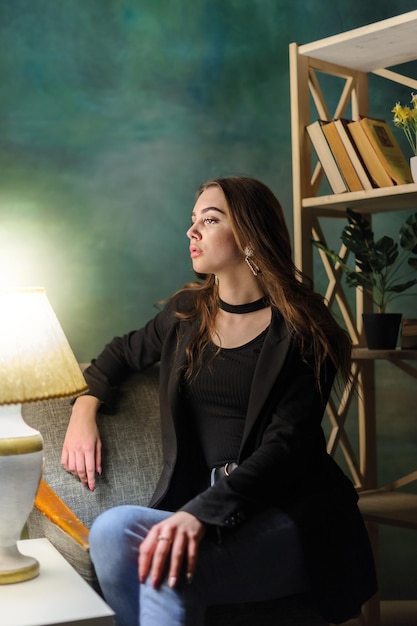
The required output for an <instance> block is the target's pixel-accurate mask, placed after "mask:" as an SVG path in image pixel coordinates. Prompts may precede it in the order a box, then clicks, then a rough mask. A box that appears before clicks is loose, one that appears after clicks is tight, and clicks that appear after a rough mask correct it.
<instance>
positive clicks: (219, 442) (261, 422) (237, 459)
mask: <svg viewBox="0 0 417 626" xmlns="http://www.w3.org/2000/svg"><path fill="white" fill-rule="evenodd" d="M191 218H192V219H191V222H192V223H191V226H190V228H189V229H188V231H187V236H188V239H189V242H190V248H189V249H190V256H191V259H192V264H193V268H194V271H195V273H196V275H197V277H198V279H199V281H198V282H193V283H191V284H188V285H186V286H185V287H184V288H183V289H181V290H180V291H179V292H177V293H176V294H174V295H173V296H172V297H171V298H170V299H169V300H168V301H167V303H166V305H165V307H164V308H163V310H162V311H161V312H159V313H158V314H157V315H156V317H155V318H154V319H153V320H151V321H150V322H149V323H148V324H147V325H146V326H145V327H144V328H142V329H141V330H138V331H134V332H131V333H129V334H128V335H126V336H124V337H119V338H115V339H113V340H112V341H111V343H109V344H108V345H107V346H106V347H105V349H104V351H103V352H102V353H101V354H100V356H99V357H98V358H97V359H96V360H95V361H94V363H93V364H92V365H91V366H90V367H89V368H88V369H87V371H86V373H85V376H86V379H87V382H88V385H89V394H90V395H85V396H82V397H80V398H79V399H77V401H76V402H75V404H74V407H73V413H72V416H71V420H70V423H69V426H68V431H67V435H66V438H65V442H64V447H63V453H62V463H63V466H64V468H65V469H66V470H68V471H70V472H72V473H73V474H75V475H76V476H78V477H79V478H80V480H81V481H82V482H83V483H84V484H86V485H87V486H88V487H89V488H90V489H94V481H95V473H96V472H97V473H98V474H100V473H101V445H100V436H99V432H98V429H97V425H96V412H97V410H98V408H99V406H100V404H101V403H105V404H107V405H112V403H113V400H114V396H115V393H116V389H117V385H118V384H119V383H120V382H121V381H122V380H123V379H124V378H125V377H126V376H128V375H129V373H130V372H132V371H136V370H143V369H144V368H146V367H148V366H150V365H151V364H153V363H156V362H158V361H159V362H160V406H161V426H162V439H163V447H164V450H163V453H164V468H163V471H162V475H161V478H160V481H159V483H158V486H157V488H156V491H155V493H154V496H153V498H152V501H151V503H150V505H149V508H146V507H138V506H134V505H132V506H130V505H128V506H121V507H115V508H114V509H111V510H109V511H106V512H105V513H103V514H102V515H100V516H99V517H98V518H97V520H96V521H95V522H94V524H93V527H92V529H91V535H90V547H91V557H92V560H93V563H94V565H95V568H96V571H97V576H98V579H99V582H100V585H101V587H102V590H103V593H104V596H105V598H106V599H107V601H108V603H109V604H110V605H111V606H112V607H113V609H114V610H115V612H116V616H117V622H118V624H119V625H120V626H138V625H140V626H168V625H169V626H174V625H178V626H180V625H187V626H189V625H192V626H199V625H203V624H204V612H205V609H206V607H207V606H208V605H211V604H221V603H235V602H239V601H245V602H248V601H262V600H267V599H272V598H278V597H281V596H288V595H290V594H295V593H304V592H305V593H309V594H311V597H312V599H313V601H314V602H316V603H317V606H318V607H319V609H320V610H321V612H322V614H323V616H324V618H325V619H327V620H328V621H331V622H335V623H340V622H342V621H345V620H347V619H349V618H350V617H352V616H353V615H355V614H357V613H358V612H359V611H360V608H361V605H362V604H363V603H364V602H365V601H366V600H367V599H369V598H370V597H371V596H372V595H373V593H374V592H375V590H376V584H375V574H374V566H373V560H372V554H371V550H370V546H369V542H368V537H367V533H366V530H365V527H364V524H363V521H362V518H361V516H360V513H359V511H358V508H357V495H356V492H355V490H354V488H353V486H352V484H351V482H350V481H349V480H348V479H347V478H346V477H345V475H344V474H343V473H342V471H341V470H340V469H339V467H338V466H337V465H336V464H335V462H334V461H333V459H332V458H330V457H329V455H328V454H327V452H326V445H325V438H324V434H323V431H322V428H321V420H322V417H323V413H324V409H325V406H326V402H327V400H328V397H329V394H330V391H331V388H332V386H333V382H334V379H335V376H336V374H337V373H338V372H339V374H340V376H341V378H342V380H344V381H346V380H347V379H348V377H349V367H350V349H351V346H350V341H349V339H348V336H347V335H346V333H345V332H344V331H343V330H342V329H341V328H340V327H339V326H338V325H337V324H336V322H335V321H334V319H333V317H332V315H331V314H330V312H329V310H328V309H327V308H326V306H325V305H324V304H323V302H322V298H321V297H320V296H319V295H317V294H315V293H314V292H313V291H312V290H311V288H310V287H309V286H308V285H307V284H306V282H302V281H301V276H300V275H299V272H298V271H297V270H296V268H295V267H294V265H293V263H292V260H291V245H290V239H289V234H288V230H287V228H286V225H285V220H284V216H283V212H282V209H281V206H280V204H279V202H278V200H277V198H276V197H275V196H274V194H273V193H272V192H271V191H270V190H269V189H268V188H267V187H266V186H265V185H263V184H262V183H260V182H259V181H256V180H253V179H251V178H246V177H231V178H222V179H216V180H212V181H209V182H207V183H205V184H204V185H203V186H202V187H201V188H200V189H199V191H198V194H197V198H196V202H195V206H194V209H193V211H192V214H191Z"/></svg>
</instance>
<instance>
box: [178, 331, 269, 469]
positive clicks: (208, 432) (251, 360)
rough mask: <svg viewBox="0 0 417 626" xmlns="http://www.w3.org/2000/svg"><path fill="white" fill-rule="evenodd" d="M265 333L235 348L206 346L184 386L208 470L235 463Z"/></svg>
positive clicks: (189, 415)
mask: <svg viewBox="0 0 417 626" xmlns="http://www.w3.org/2000/svg"><path fill="white" fill-rule="evenodd" d="M266 333H267V330H264V331H263V332H262V333H261V334H260V335H258V337H256V338H255V339H253V340H252V341H250V342H248V343H246V344H245V345H243V346H239V347H237V348H221V349H220V352H219V353H218V354H216V352H217V350H218V348H217V346H215V345H214V344H209V345H208V347H207V348H206V350H205V352H204V354H203V365H202V368H201V371H200V372H199V374H198V376H197V377H196V379H195V380H194V381H193V382H191V383H190V384H188V385H186V386H185V385H183V387H182V388H183V392H182V399H183V401H184V405H185V414H186V415H187V416H188V419H190V420H192V425H193V427H194V428H195V429H196V433H197V436H198V438H199V441H200V446H201V449H202V451H203V454H204V458H205V461H206V463H207V466H208V467H209V468H212V467H218V466H220V465H224V464H225V463H227V462H230V461H237V459H238V456H239V450H240V446H241V442H242V434H243V428H244V425H245V420H246V413H247V408H248V403H249V393H250V389H251V386H252V379H253V373H254V371H255V367H256V363H257V361H258V357H259V353H260V351H261V348H262V345H263V342H264V339H265V336H266Z"/></svg>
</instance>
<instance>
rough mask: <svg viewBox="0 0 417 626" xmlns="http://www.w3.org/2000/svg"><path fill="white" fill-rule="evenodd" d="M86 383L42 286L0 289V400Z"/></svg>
mask: <svg viewBox="0 0 417 626" xmlns="http://www.w3.org/2000/svg"><path fill="white" fill-rule="evenodd" d="M86 388H87V385H86V383H85V380H84V377H83V375H82V373H81V370H80V367H79V365H78V363H77V361H76V359H75V356H74V354H73V352H72V350H71V348H70V346H69V343H68V341H67V339H66V337H65V335H64V331H63V330H62V328H61V325H60V323H59V322H58V319H57V317H56V315H55V313H54V311H53V309H52V307H51V305H50V303H49V301H48V299H47V297H46V294H45V290H44V289H42V288H28V289H16V290H10V291H0V404H19V403H23V402H32V401H34V400H46V399H47V398H58V397H63V396H71V395H75V394H77V393H80V392H82V391H84V390H85V389H86Z"/></svg>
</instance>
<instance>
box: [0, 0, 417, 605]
mask: <svg viewBox="0 0 417 626" xmlns="http://www.w3.org/2000/svg"><path fill="white" fill-rule="evenodd" d="M347 7H348V10H347ZM413 9H415V2H413V1H412V0H409V1H402V2H397V3H392V2H388V0H380V1H379V2H378V3H375V2H374V3H365V2H362V1H358V0H353V2H349V3H348V4H346V3H339V2H334V0H321V1H319V0H310V1H309V2H306V1H305V0H171V1H169V0H165V1H162V0H2V2H1V3H0V42H1V50H2V52H1V55H0V77H1V78H0V129H1V130H0V284H8V285H22V284H36V285H42V286H45V287H46V289H47V293H48V295H49V298H50V300H51V302H52V304H53V306H54V308H55V310H56V312H57V314H58V317H59V318H60V320H61V322H62V325H63V326H64V329H65V331H66V333H67V336H68V338H69V340H70V343H71V345H72V347H73V349H74V351H75V353H76V356H77V357H78V359H79V360H80V361H86V360H89V359H90V358H92V357H93V356H94V355H95V354H96V352H97V351H98V350H99V349H100V348H101V347H102V345H103V343H104V342H105V341H107V340H108V339H110V338H111V337H112V336H113V335H115V334H120V333H122V332H125V331H127V330H130V329H131V328H133V327H137V326H140V325H142V324H143V323H144V322H145V321H146V320H147V319H148V318H149V317H150V316H151V315H152V314H153V312H154V309H153V303H154V302H155V301H157V300H158V299H161V298H163V297H164V296H166V295H168V294H170V293H171V292H172V291H174V290H175V289H177V288H178V287H180V286H181V285H182V284H183V283H184V282H185V281H186V280H188V279H190V278H191V277H192V273H191V269H190V268H191V266H190V261H189V258H188V249H187V242H186V238H185V230H186V228H187V226H188V223H189V215H190V211H191V208H192V205H193V197H194V192H195V190H196V188H197V186H198V185H199V184H200V182H202V181H203V180H205V179H206V178H209V177H212V176H217V175H229V174H248V175H251V176H255V177H259V178H261V179H262V180H263V181H265V182H266V183H267V184H269V185H270V186H271V187H272V188H273V189H274V191H275V192H276V193H277V195H278V196H279V198H280V199H281V201H282V204H283V206H284V208H285V212H286V215H287V218H288V221H289V223H290V225H291V219H292V218H291V215H292V202H291V198H292V193H291V155H290V152H291V146H290V110H289V84H288V44H289V43H290V42H292V41H297V42H299V43H307V42H309V41H313V40H315V39H318V38H322V37H326V36H329V35H333V34H336V33H338V32H342V31H345V30H349V29H351V28H356V27H359V26H363V25H365V24H368V23H370V22H374V21H377V20H380V19H385V18H387V17H391V16H392V15H396V14H399V13H402V12H406V11H410V10H413ZM387 89H388V88H387V87H381V86H380V84H379V83H378V85H377V86H376V88H375V90H374V91H373V94H372V98H373V99H372V101H371V107H372V109H371V110H372V114H374V115H376V116H380V117H385V118H387V117H389V111H390V108H391V107H392V105H393V103H394V102H395V100H397V99H402V100H406V98H407V97H408V94H407V92H405V90H404V89H402V92H401V95H398V92H394V91H390V92H388V91H387ZM384 219H385V220H389V219H391V218H389V217H385V218H384ZM392 219H394V220H397V221H398V219H397V218H392ZM397 221H394V222H393V223H392V224H391V223H390V222H388V221H386V222H385V223H384V228H385V224H388V225H389V228H390V229H391V228H394V229H395V230H394V232H396V230H397ZM406 302H408V304H407V306H408V307H409V310H410V311H411V310H414V311H415V304H414V301H412V300H411V299H410V298H409V299H408V300H407V301H406ZM414 443H415V442H414ZM411 579H412V577H411ZM410 584H412V585H413V589H415V588H416V585H415V576H414V582H413V583H410ZM392 586H393V587H394V588H395V584H394V583H392ZM395 593H397V594H400V593H401V590H397V589H395Z"/></svg>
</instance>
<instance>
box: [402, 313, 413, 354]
mask: <svg viewBox="0 0 417 626" xmlns="http://www.w3.org/2000/svg"><path fill="white" fill-rule="evenodd" d="M401 348H402V349H403V350H417V319H416V318H409V319H403V320H402V323H401Z"/></svg>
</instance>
